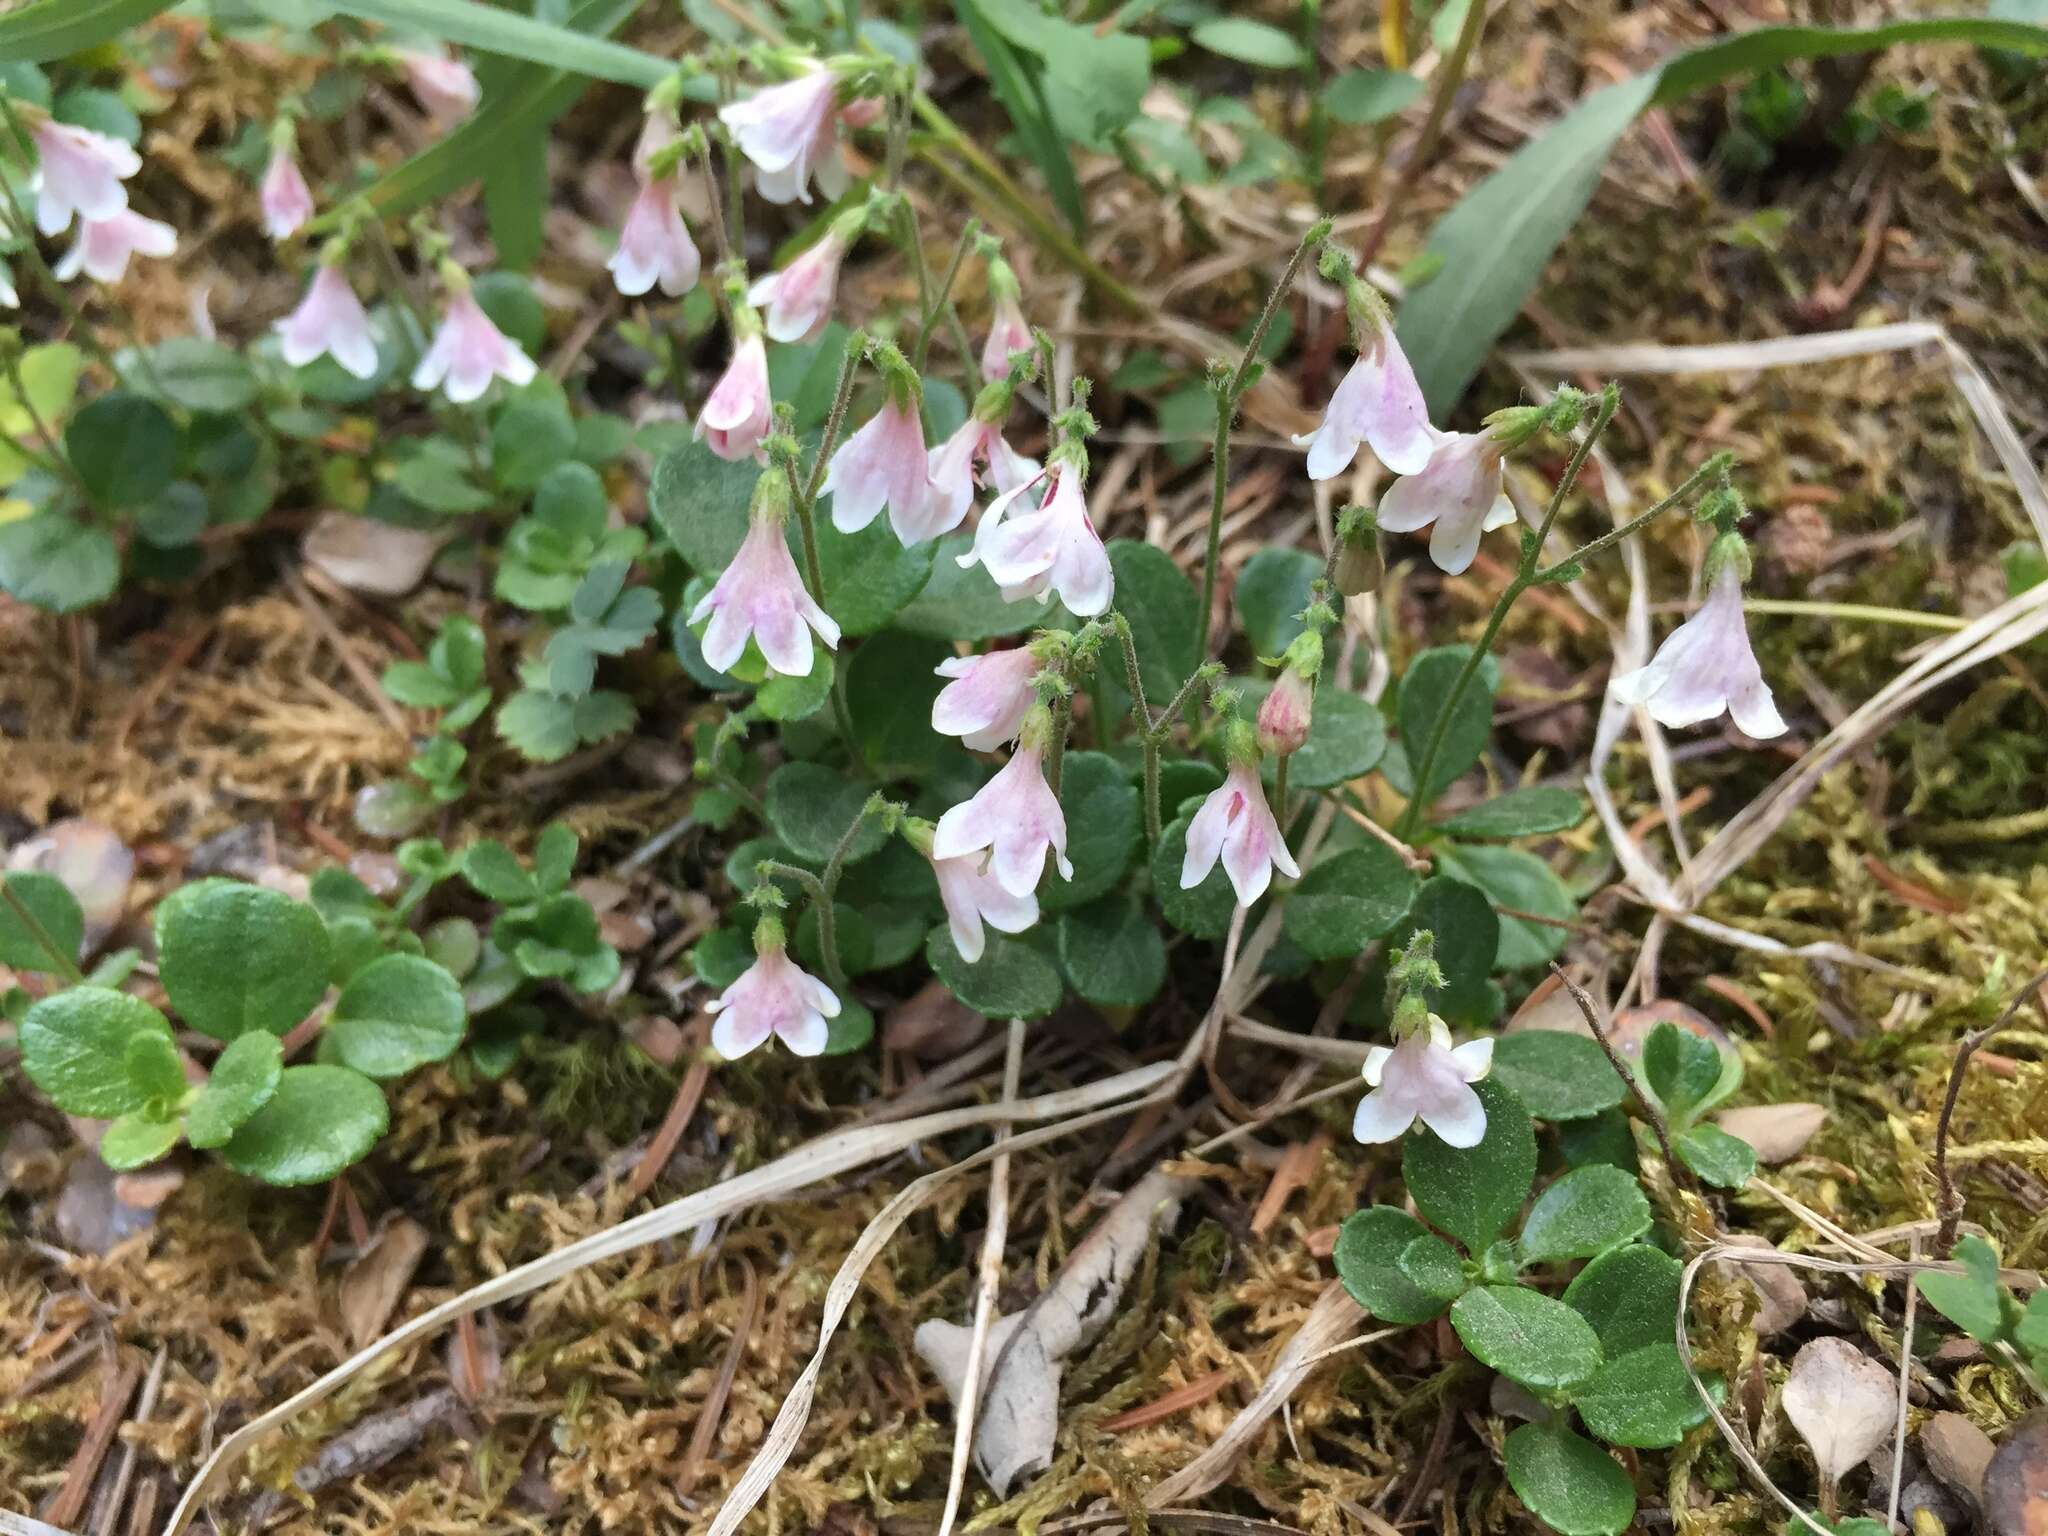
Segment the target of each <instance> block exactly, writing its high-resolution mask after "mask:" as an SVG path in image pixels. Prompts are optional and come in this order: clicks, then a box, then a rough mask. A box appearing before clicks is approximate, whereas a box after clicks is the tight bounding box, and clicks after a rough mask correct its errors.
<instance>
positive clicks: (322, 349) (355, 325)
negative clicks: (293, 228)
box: [277, 262, 377, 379]
mask: <svg viewBox="0 0 2048 1536" xmlns="http://www.w3.org/2000/svg"><path fill="white" fill-rule="evenodd" d="M277 335H278V341H279V347H278V350H279V352H280V353H281V354H282V355H283V357H284V360H285V361H286V362H287V363H289V364H291V366H292V367H294V368H303V367H305V366H306V365H307V364H308V363H311V362H313V361H315V360H316V359H318V358H320V357H321V356H323V355H325V356H327V357H331V358H333V359H334V361H335V362H336V363H338V364H339V365H340V366H341V367H342V368H343V369H344V370H346V371H347V372H349V373H351V374H353V375H355V377H357V378H359V379H368V378H372V377H374V376H375V375H376V372H377V343H376V342H375V341H374V340H372V339H371V336H370V317H369V316H368V315H367V314H365V313H364V312H363V305H362V301H361V300H360V299H358V298H357V297H356V295H355V290H354V289H353V288H351V287H349V285H348V278H347V277H346V276H345V275H343V273H342V270H341V268H339V267H337V266H332V265H329V264H328V263H326V262H322V263H321V265H320V269H319V270H318V271H317V272H315V273H314V274H313V281H312V283H311V285H310V286H308V287H307V289H306V296H305V297H304V298H302V299H300V300H299V305H298V308H296V309H294V310H293V311H292V312H291V313H290V314H289V315H286V316H285V317H284V319H282V320H280V321H278V322H277Z"/></svg>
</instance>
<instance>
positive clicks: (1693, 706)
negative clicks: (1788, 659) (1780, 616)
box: [1608, 534, 1785, 738]
mask: <svg viewBox="0 0 2048 1536" xmlns="http://www.w3.org/2000/svg"><path fill="white" fill-rule="evenodd" d="M1729 540H1734V544H1733V546H1732V547H1731V546H1730V544H1729V543H1728V542H1727V541H1729ZM1717 557H1718V558H1717ZM1745 562H1746V557H1745V556H1744V554H1743V553H1742V550H1741V541H1740V540H1739V539H1738V538H1737V536H1736V535H1734V534H1724V535H1722V536H1721V538H1719V539H1716V540H1715V543H1714V548H1713V549H1711V550H1710V551H1709V552H1708V557H1707V563H1708V565H1709V567H1710V568H1712V570H1713V575H1712V576H1711V577H1710V578H1709V580H1708V583H1707V597H1706V601H1705V602H1703V603H1701V604H1700V608H1699V612H1697V613H1695V614H1694V615H1693V616H1692V617H1691V618H1689V619H1687V620H1686V621H1685V622H1684V623H1683V624H1681V625H1679V626H1678V628H1676V629H1675V630H1673V631H1672V632H1671V633H1670V635H1669V636H1668V637H1666V639H1665V641H1664V643H1663V644H1662V645H1661V646H1659V647H1658V648H1657V654H1656V655H1655V656H1653V657H1651V658H1650V663H1649V665H1648V666H1644V667H1638V668H1637V669H1636V670H1635V671H1633V672H1624V673H1623V674H1622V675H1621V676H1619V677H1617V678H1615V679H1613V680H1612V681H1611V682H1610V683H1609V684H1608V687H1610V688H1612V689H1613V690H1614V693H1615V696H1616V697H1617V698H1620V699H1623V700H1625V701H1626V702H1628V703H1630V704H1640V705H1642V706H1643V707H1644V708H1646V709H1648V710H1649V712H1650V714H1651V717H1652V718H1654V719H1655V720H1656V721H1657V723H1658V724H1660V725H1668V726H1670V727H1672V728H1673V729H1677V728H1678V727H1681V726H1687V725H1698V724H1699V723H1700V722H1702V721H1705V720H1713V719H1716V718H1718V717H1719V716H1720V715H1721V713H1722V712H1723V711H1724V710H1725V711H1726V712H1727V713H1728V714H1729V716H1730V717H1731V718H1732V719H1733V720H1734V721H1735V723H1736V724H1737V725H1738V726H1740V727H1741V728H1742V729H1743V731H1745V732H1746V733H1748V734H1749V735H1751V736H1755V737H1758V738H1769V737H1772V736H1782V735H1784V734H1785V720H1784V717H1783V716H1782V715H1780V714H1779V713H1778V705H1777V701H1776V700H1775V699H1773V698H1772V697H1771V689H1770V685H1769V684H1768V683H1766V682H1765V681H1764V675H1763V669H1762V668H1761V667H1759V666H1758V665H1757V661H1756V653H1755V652H1754V651H1752V650H1751V649H1750V646H1749V628H1748V626H1747V625H1746V624H1745V623H1744V621H1743V617H1742V566H1743V564H1744V563H1745Z"/></svg>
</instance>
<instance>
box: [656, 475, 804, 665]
mask: <svg viewBox="0 0 2048 1536" xmlns="http://www.w3.org/2000/svg"><path fill="white" fill-rule="evenodd" d="M788 518H789V487H788V482H787V480H786V479H785V477H784V476H783V475H782V474H780V473H779V472H777V471H776V470H773V469H771V470H768V471H767V472H766V473H764V474H763V475H762V476H761V478H760V479H759V480H758V481H756V482H755V485H754V499H753V504H752V506H751V507H750V508H749V511H748V521H747V536H746V539H745V541H744V542H742V543H741V545H740V548H739V553H738V554H736V555H734V556H733V560H732V564H731V565H728V566H727V567H726V568H725V571H724V573H723V574H722V575H720V576H719V578H718V581H717V582H716V584H714V585H713V587H712V588H711V590H710V591H709V592H707V593H705V594H704V596H703V597H702V598H700V599H699V600H698V602H697V606H696V607H695V608H694V609H693V610H692V611H691V613H690V622H691V623H692V624H701V623H703V622H704V621H705V620H706V619H707V618H708V619H709V620H710V623H709V625H708V626H707V627H706V628H705V631H704V660H705V661H706V662H707V663H708V664H709V665H711V666H712V667H714V668H716V669H717V670H718V671H720V672H724V671H728V670H730V669H731V667H732V665H733V663H734V662H736V661H738V660H739V659H740V655H741V653H742V652H744V651H745V650H746V648H747V641H748V639H749V638H752V639H753V641H754V642H755V643H756V644H757V645H759V646H760V648H761V655H762V656H763V657H764V658H765V659H766V660H767V663H768V665H769V667H771V668H772V669H773V670H775V671H776V672H779V673H781V674H782V675H783V676H785V677H808V676H810V672H811V666H812V661H813V652H812V650H811V632H812V631H813V630H815V631H816V632H817V636H818V638H819V639H820V640H822V641H824V643H825V646H826V648H827V649H828V650H836V649H837V648H838V645H839V626H838V625H837V624H836V623H834V622H833V620H832V616H831V615H830V614H828V613H826V612H825V610H824V609H823V608H820V607H819V606H818V604H817V602H816V601H815V600H814V599H813V598H812V596H811V594H810V593H809V592H808V591H807V590H806V589H805V587H804V583H803V578H802V577H801V576H799V575H798V574H797V569H796V560H795V559H794V558H793V557H792V556H791V555H790V552H789V541H788V538H787V537H786V536H785V534H784V531H783V529H784V524H785V523H786V522H787V520H788Z"/></svg>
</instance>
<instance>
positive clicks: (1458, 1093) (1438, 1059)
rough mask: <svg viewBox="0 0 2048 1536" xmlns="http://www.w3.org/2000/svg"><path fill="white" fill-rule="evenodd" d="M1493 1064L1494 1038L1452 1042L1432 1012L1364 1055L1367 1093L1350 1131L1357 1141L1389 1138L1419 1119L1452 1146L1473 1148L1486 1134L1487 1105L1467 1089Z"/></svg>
mask: <svg viewBox="0 0 2048 1536" xmlns="http://www.w3.org/2000/svg"><path fill="white" fill-rule="evenodd" d="M1492 1066H1493V1042H1492V1041H1491V1040H1468V1041H1467V1042H1466V1043H1465V1044H1463V1045H1461V1046H1457V1047H1455V1048H1454V1047H1453V1046H1452V1045H1451V1032H1450V1030H1449V1029H1448V1028H1447V1027H1445V1024H1444V1021H1443V1020H1442V1019H1440V1018H1438V1017H1437V1016H1436V1015H1435V1014H1433V1013H1432V1014H1431V1015H1430V1016H1429V1023H1428V1025H1427V1027H1425V1028H1423V1029H1418V1030H1416V1031H1415V1032H1414V1033H1413V1034H1411V1035H1409V1036H1408V1037H1407V1038H1406V1039H1404V1040H1402V1041H1401V1042H1400V1043H1399V1044H1398V1045H1395V1046H1393V1047H1391V1048H1389V1047H1387V1046H1384V1045H1376V1046H1374V1047H1373V1048H1372V1049H1371V1050H1370V1051H1367V1052H1366V1054H1365V1080H1366V1081H1367V1082H1368V1083H1370V1084H1371V1085H1372V1092H1370V1093H1368V1094H1367V1095H1366V1096H1365V1097H1364V1098H1362V1099H1360V1100H1359V1101H1358V1113H1357V1114H1356V1115H1354V1116H1353V1117H1352V1121H1351V1134H1352V1135H1353V1136H1355V1137H1357V1138H1358V1139H1359V1140H1360V1141H1367V1142H1372V1141H1394V1140H1397V1139H1399V1138H1400V1137H1401V1136H1402V1135H1404V1134H1405V1133H1406V1132H1407V1130H1408V1127H1409V1126H1411V1125H1413V1124H1414V1123H1415V1122H1416V1121H1417V1120H1420V1121H1421V1122H1422V1123H1423V1124H1424V1125H1426V1126H1428V1127H1429V1128H1430V1129H1431V1130H1432V1131H1435V1132H1436V1134H1437V1135H1438V1136H1439V1137H1441V1138H1442V1140H1443V1141H1444V1143H1445V1144H1446V1145H1448V1146H1453V1147H1476V1146H1478V1145H1479V1143H1480V1141H1481V1140H1483V1139H1484V1138H1485V1136H1486V1106H1485V1105H1484V1104H1483V1103H1481V1102H1480V1099H1479V1095H1478V1094H1476V1093H1474V1092H1473V1091H1472V1085H1473V1084H1474V1083H1476V1082H1478V1081H1479V1080H1480V1079H1481V1078H1482V1077H1484V1076H1486V1074H1487V1072H1488V1071H1489V1070H1490V1069H1491V1068H1492Z"/></svg>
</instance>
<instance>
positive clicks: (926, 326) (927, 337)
mask: <svg viewBox="0 0 2048 1536" xmlns="http://www.w3.org/2000/svg"><path fill="white" fill-rule="evenodd" d="M903 206H904V208H905V209H906V210H907V209H908V208H909V207H910V203H909V200H908V199H905V200H904V204H903ZM910 224H911V236H910V238H911V240H912V242H913V243H915V242H916V240H917V219H916V216H915V215H914V214H912V215H911V216H910ZM980 233H981V220H979V219H969V220H968V221H967V222H966V224H964V225H963V226H962V227H961V230H960V242H959V244H957V245H955V246H954V247H953V259H952V260H951V261H949V262H947V263H946V272H945V276H943V277H941V278H940V279H939V287H938V292H937V294H936V296H935V298H934V301H933V302H931V303H930V304H928V305H926V306H925V308H924V310H923V312H922V313H921V314H920V315H919V317H918V327H917V345H916V346H915V347H914V348H912V349H911V354H910V365H911V367H913V368H915V369H916V370H917V371H918V373H919V374H922V373H923V372H924V361H925V357H926V355H927V354H928V353H929V352H930V351H931V345H932V328H933V327H934V326H936V325H937V324H938V323H939V316H940V314H941V313H942V312H944V311H945V310H946V309H947V308H948V307H950V306H951V304H952V302H953V285H954V284H955V283H956V282H958V281H959V280H960V268H961V267H962V266H963V265H965V264H966V261H967V252H968V250H969V248H970V247H971V246H972V245H973V244H974V237H975V236H976V235H978V234H980ZM921 260H922V258H920V261H921ZM954 318H955V320H956V321H957V319H958V316H957V315H956V316H955V317H954Z"/></svg>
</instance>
